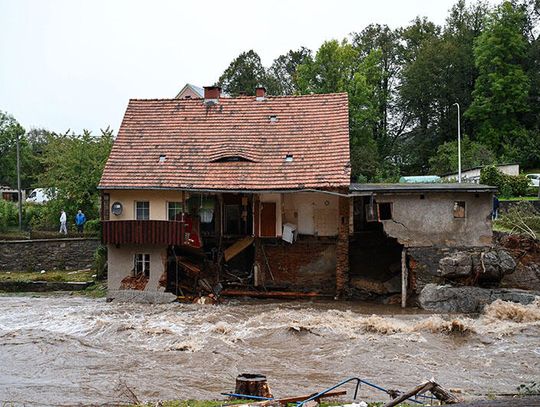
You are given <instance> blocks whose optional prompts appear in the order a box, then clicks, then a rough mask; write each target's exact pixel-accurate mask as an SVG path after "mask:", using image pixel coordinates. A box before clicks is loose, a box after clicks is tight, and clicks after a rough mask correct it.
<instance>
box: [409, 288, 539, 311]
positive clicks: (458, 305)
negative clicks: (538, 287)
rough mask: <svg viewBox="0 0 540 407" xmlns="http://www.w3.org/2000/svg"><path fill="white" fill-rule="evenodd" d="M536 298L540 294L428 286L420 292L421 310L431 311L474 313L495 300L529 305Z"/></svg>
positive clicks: (510, 290) (513, 290) (522, 291)
mask: <svg viewBox="0 0 540 407" xmlns="http://www.w3.org/2000/svg"><path fill="white" fill-rule="evenodd" d="M536 297H540V292H536V291H525V290H517V289H487V288H480V287H452V286H450V285H437V284H427V285H426V286H425V287H424V288H423V289H422V291H421V292H420V295H419V296H418V302H419V305H420V307H421V308H423V309H426V310H429V311H436V312H463V313H474V312H480V311H482V309H483V308H484V306H485V305H487V304H491V303H492V302H493V301H495V300H503V301H511V302H517V303H520V304H524V305H527V304H530V303H532V302H533V301H534V300H535V299H536Z"/></svg>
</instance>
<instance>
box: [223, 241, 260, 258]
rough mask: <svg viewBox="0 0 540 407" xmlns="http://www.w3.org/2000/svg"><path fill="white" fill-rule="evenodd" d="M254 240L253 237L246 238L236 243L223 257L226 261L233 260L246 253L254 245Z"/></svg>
mask: <svg viewBox="0 0 540 407" xmlns="http://www.w3.org/2000/svg"><path fill="white" fill-rule="evenodd" d="M253 240H254V239H253V237H252V236H246V237H244V238H243V239H240V240H238V241H236V242H234V243H233V245H232V246H230V247H228V248H226V249H225V250H224V251H223V257H224V258H225V261H229V260H231V259H232V258H234V257H235V256H236V255H238V254H239V253H241V252H242V251H244V250H245V249H246V248H248V247H249V246H250V245H251V244H252V243H253Z"/></svg>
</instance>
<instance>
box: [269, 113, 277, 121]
mask: <svg viewBox="0 0 540 407" xmlns="http://www.w3.org/2000/svg"><path fill="white" fill-rule="evenodd" d="M268 120H270V123H275V122H277V116H276V115H275V114H273V115H270V116H268Z"/></svg>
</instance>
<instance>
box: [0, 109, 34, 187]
mask: <svg viewBox="0 0 540 407" xmlns="http://www.w3.org/2000/svg"><path fill="white" fill-rule="evenodd" d="M17 138H18V139H19V147H20V160H21V187H22V189H27V188H30V187H31V186H32V183H33V181H34V180H35V179H34V178H33V173H32V167H33V163H34V157H33V153H32V148H31V145H30V144H29V142H28V140H27V137H26V135H25V130H24V128H23V127H22V126H21V125H20V124H19V123H18V122H17V120H15V118H14V117H13V116H11V115H9V114H7V113H5V112H2V111H0V159H1V165H0V185H8V186H10V187H12V188H16V186H17Z"/></svg>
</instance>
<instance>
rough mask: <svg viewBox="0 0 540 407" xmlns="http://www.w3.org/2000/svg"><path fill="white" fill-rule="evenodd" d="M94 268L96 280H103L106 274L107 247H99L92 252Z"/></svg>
mask: <svg viewBox="0 0 540 407" xmlns="http://www.w3.org/2000/svg"><path fill="white" fill-rule="evenodd" d="M94 267H95V268H96V274H97V278H98V280H103V279H104V278H105V277H106V273H107V246H103V245H100V246H98V248H97V249H96V251H95V252H94Z"/></svg>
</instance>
